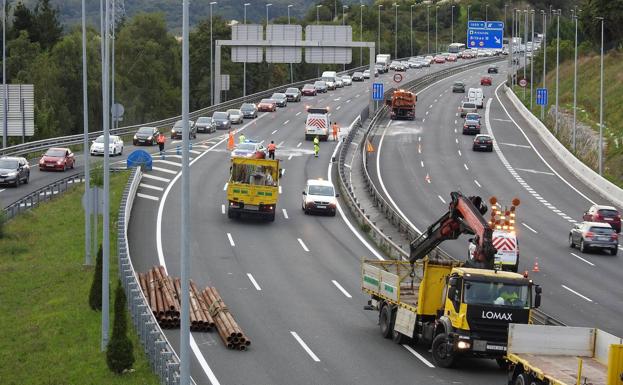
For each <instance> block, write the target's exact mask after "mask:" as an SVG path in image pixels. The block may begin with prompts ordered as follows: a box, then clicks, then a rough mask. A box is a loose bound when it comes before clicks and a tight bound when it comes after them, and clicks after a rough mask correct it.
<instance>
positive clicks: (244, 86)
mask: <svg viewBox="0 0 623 385" xmlns="http://www.w3.org/2000/svg"><path fill="white" fill-rule="evenodd" d="M249 5H251V3H244V24H247V7H248V6H249ZM288 10H289V9H288ZM288 24H290V19H289V18H288ZM290 75H291V74H290ZM242 96H243V97H246V96H247V62H246V61H244V62H242Z"/></svg>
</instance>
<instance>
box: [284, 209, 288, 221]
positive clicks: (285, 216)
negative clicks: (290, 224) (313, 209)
mask: <svg viewBox="0 0 623 385" xmlns="http://www.w3.org/2000/svg"><path fill="white" fill-rule="evenodd" d="M283 217H284V218H285V219H288V212H287V211H286V209H283Z"/></svg>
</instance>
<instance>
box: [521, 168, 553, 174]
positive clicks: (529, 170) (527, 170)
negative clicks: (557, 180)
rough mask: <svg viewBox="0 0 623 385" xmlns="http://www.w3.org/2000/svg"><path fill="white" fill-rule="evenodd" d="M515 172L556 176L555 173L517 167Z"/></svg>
mask: <svg viewBox="0 0 623 385" xmlns="http://www.w3.org/2000/svg"><path fill="white" fill-rule="evenodd" d="M515 170H519V171H525V172H530V173H533V174H543V175H554V173H551V172H547V171H537V170H531V169H527V168H517V167H515Z"/></svg>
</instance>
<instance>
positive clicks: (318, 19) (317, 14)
mask: <svg viewBox="0 0 623 385" xmlns="http://www.w3.org/2000/svg"><path fill="white" fill-rule="evenodd" d="M320 7H322V4H318V5H317V6H316V25H318V24H320Z"/></svg>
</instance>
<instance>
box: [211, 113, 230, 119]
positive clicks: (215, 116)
mask: <svg viewBox="0 0 623 385" xmlns="http://www.w3.org/2000/svg"><path fill="white" fill-rule="evenodd" d="M212 119H221V120H224V119H227V112H215V113H214V114H212Z"/></svg>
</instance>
